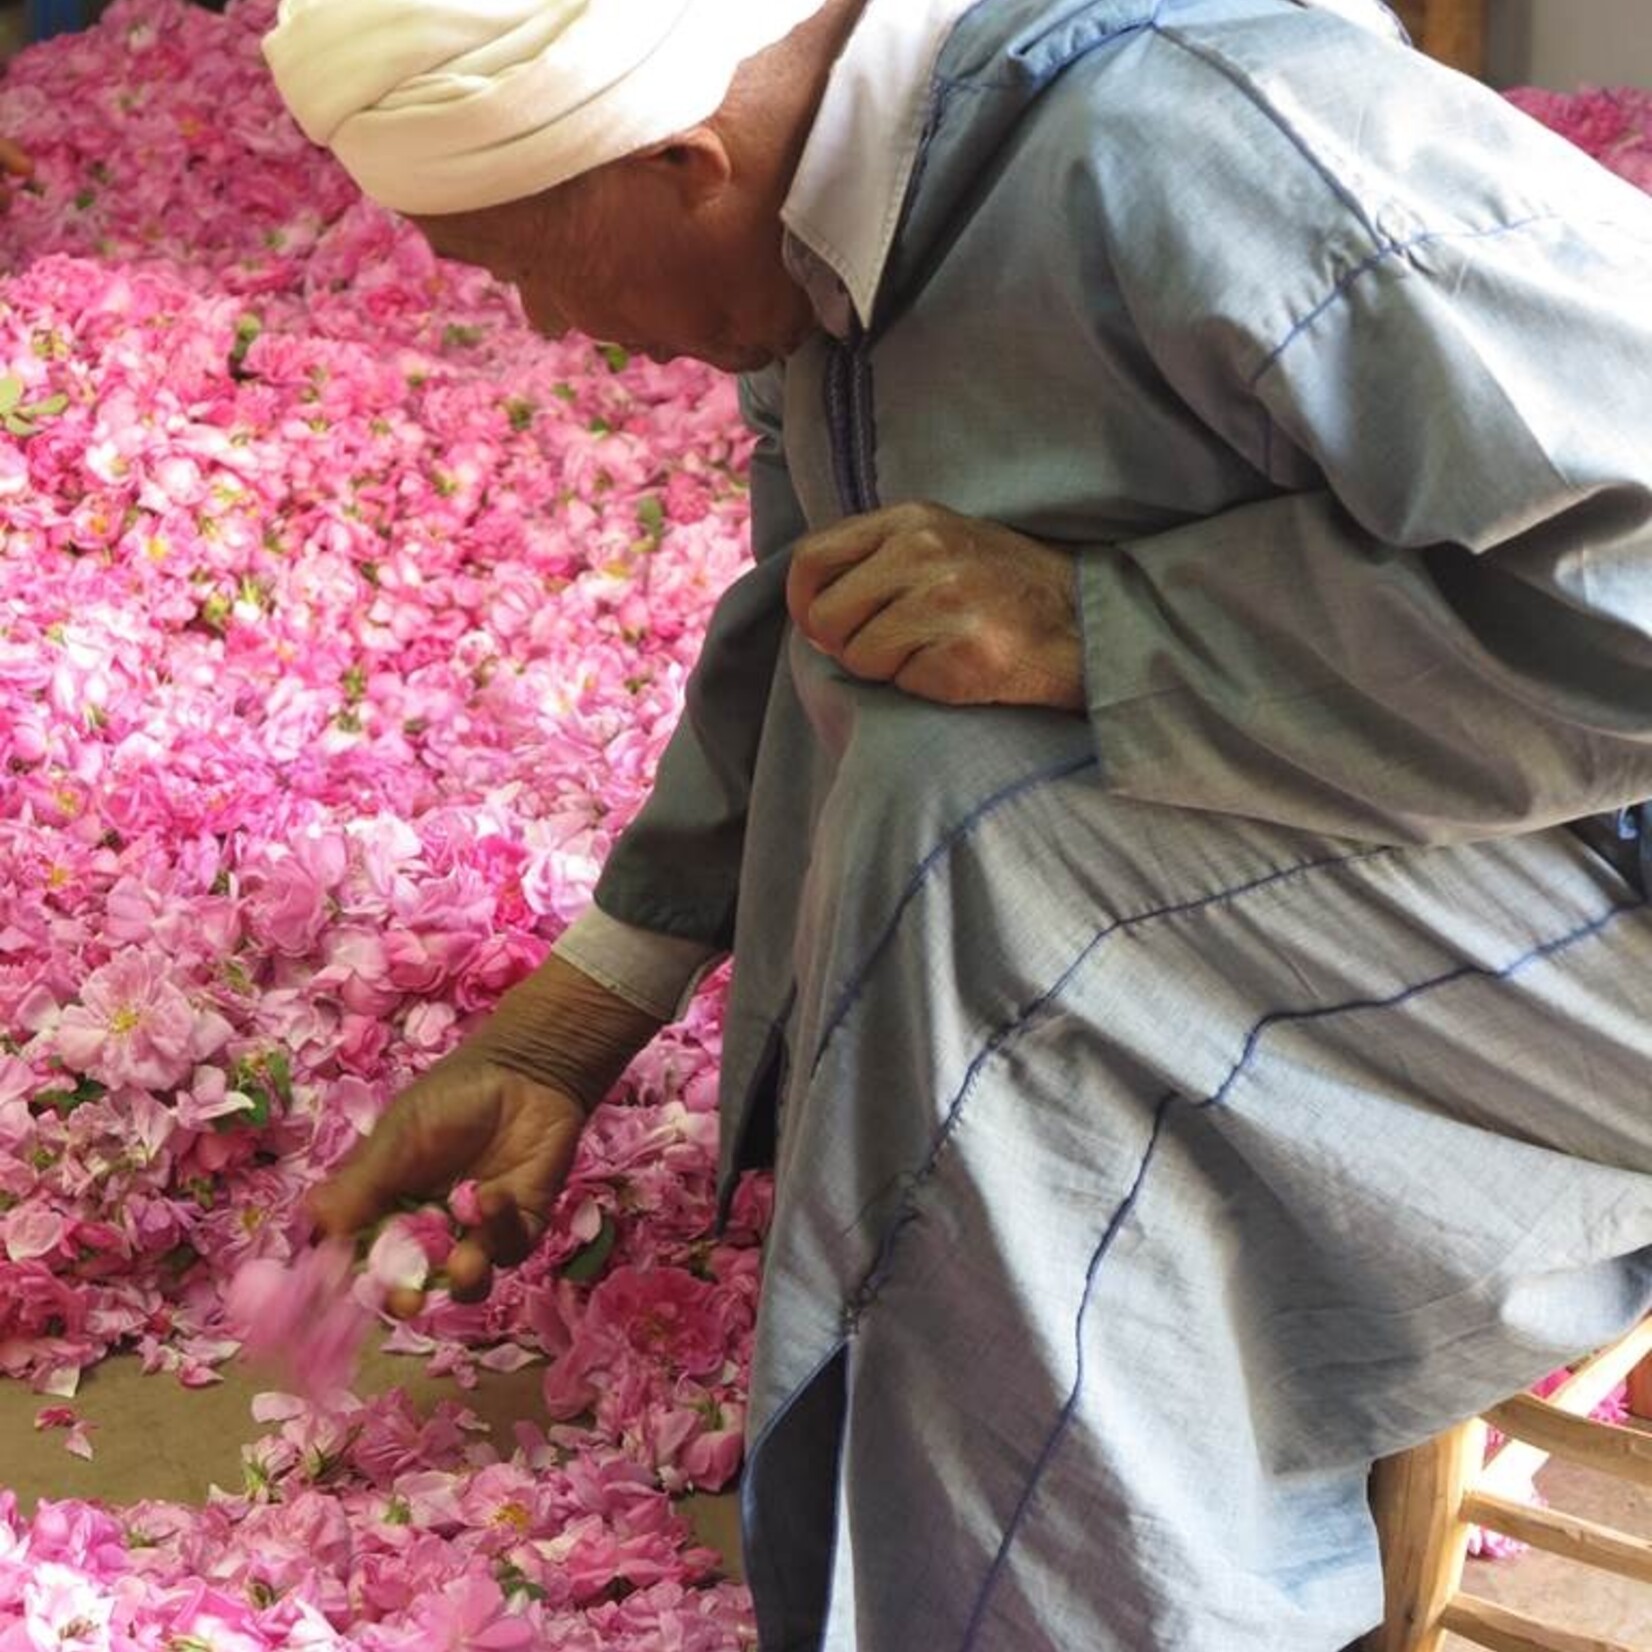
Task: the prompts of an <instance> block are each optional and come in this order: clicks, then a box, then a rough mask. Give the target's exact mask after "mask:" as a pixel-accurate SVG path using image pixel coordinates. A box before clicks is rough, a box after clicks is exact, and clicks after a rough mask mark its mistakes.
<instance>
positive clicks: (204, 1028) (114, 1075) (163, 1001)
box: [54, 948, 232, 1090]
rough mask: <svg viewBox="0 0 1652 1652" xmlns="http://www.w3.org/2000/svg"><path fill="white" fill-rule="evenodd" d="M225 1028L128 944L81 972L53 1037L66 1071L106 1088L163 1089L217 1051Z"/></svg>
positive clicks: (159, 962) (158, 963) (150, 958)
mask: <svg viewBox="0 0 1652 1652" xmlns="http://www.w3.org/2000/svg"><path fill="white" fill-rule="evenodd" d="M231 1031H232V1028H231V1027H230V1024H229V1023H228V1022H227V1021H226V1020H225V1019H224V1018H223V1017H222V1016H221V1015H219V1014H218V1013H217V1012H216V1011H214V1010H211V1009H206V1008H197V1006H196V1005H194V1004H192V1003H191V1002H190V999H189V997H188V996H187V994H186V993H185V992H184V991H183V990H182V989H181V987H180V986H179V985H178V984H177V982H176V981H175V980H174V979H173V978H172V975H171V973H170V971H169V969H168V967H167V965H166V964H165V963H164V962H163V961H162V960H160V959H157V958H155V957H153V956H152V955H151V954H149V953H146V952H143V951H140V950H138V949H136V948H130V949H127V950H124V951H122V952H121V953H119V954H118V955H117V956H116V957H114V958H113V959H111V960H110V961H109V962H108V963H107V964H105V965H104V966H103V967H102V968H101V969H97V970H94V971H93V972H92V973H91V974H90V975H89V976H87V978H86V980H85V981H84V982H83V983H82V984H81V989H80V1002H79V1003H78V1004H71V1005H70V1006H69V1007H68V1008H67V1009H65V1010H64V1011H63V1014H62V1016H61V1017H60V1018H59V1020H58V1023H57V1027H56V1029H55V1032H54V1042H55V1043H56V1046H57V1052H58V1054H59V1056H60V1057H61V1058H62V1060H63V1063H64V1065H65V1066H66V1067H68V1068H69V1069H70V1070H71V1071H73V1072H77V1073H86V1074H88V1075H90V1076H91V1077H92V1078H95V1079H97V1080H99V1081H100V1082H101V1083H104V1084H108V1085H111V1086H114V1085H121V1084H135V1085H137V1086H139V1087H140V1088H142V1089H148V1090H167V1089H172V1088H174V1087H175V1086H177V1085H179V1084H181V1083H182V1082H183V1081H184V1079H185V1078H186V1077H187V1076H188V1074H189V1072H190V1070H191V1068H193V1067H194V1065H195V1063H196V1062H198V1061H201V1060H204V1059H205V1058H206V1057H207V1056H209V1055H212V1054H214V1053H215V1052H216V1051H217V1050H219V1049H221V1048H222V1047H223V1045H224V1043H225V1041H226V1040H227V1039H228V1038H229V1036H230V1033H231Z"/></svg>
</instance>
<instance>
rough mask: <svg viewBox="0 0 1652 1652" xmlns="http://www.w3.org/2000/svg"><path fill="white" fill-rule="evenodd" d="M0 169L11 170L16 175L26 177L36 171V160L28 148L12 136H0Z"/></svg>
mask: <svg viewBox="0 0 1652 1652" xmlns="http://www.w3.org/2000/svg"><path fill="white" fill-rule="evenodd" d="M0 170H4V171H6V172H10V173H11V174H12V175H13V176H14V177H18V178H26V177H28V176H29V175H30V174H31V173H32V172H33V171H34V162H33V160H32V159H30V157H29V154H28V151H27V150H25V149H22V148H20V147H19V146H18V145H17V144H15V143H13V142H12V141H11V139H10V138H0Z"/></svg>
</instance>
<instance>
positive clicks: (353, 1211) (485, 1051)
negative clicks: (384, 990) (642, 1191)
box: [308, 956, 659, 1315]
mask: <svg viewBox="0 0 1652 1652" xmlns="http://www.w3.org/2000/svg"><path fill="white" fill-rule="evenodd" d="M658 1029H659V1022H657V1021H656V1020H654V1019H653V1017H651V1016H649V1015H647V1014H645V1013H644V1012H643V1011H642V1010H639V1009H636V1008H634V1007H633V1006H632V1005H630V1004H628V1003H626V1002H625V1001H624V1000H623V999H621V998H617V997H616V996H615V995H614V994H612V993H610V992H608V991H607V990H606V989H605V988H603V987H601V986H599V985H598V984H597V983H596V982H595V981H593V980H591V978H590V977H589V976H587V975H584V974H583V973H582V972H581V971H579V970H577V969H575V968H573V966H572V965H570V964H565V963H563V962H562V960H561V959H559V958H557V957H555V956H552V957H550V958H547V959H546V960H545V962H544V963H543V964H542V965H541V966H540V967H539V969H538V970H536V971H535V972H534V974H533V975H531V976H530V977H529V978H528V979H527V980H525V981H523V982H521V983H519V984H518V985H517V986H515V987H513V988H512V989H511V990H510V991H509V992H508V993H506V994H505V996H504V998H503V999H501V1000H500V1004H499V1008H498V1009H497V1010H495V1012H494V1013H493V1015H492V1016H491V1017H490V1018H489V1019H488V1020H487V1021H486V1022H485V1023H484V1024H483V1025H482V1027H481V1028H480V1029H479V1030H478V1031H477V1032H476V1033H475V1034H473V1035H472V1037H471V1038H470V1039H468V1040H467V1041H466V1042H465V1043H464V1044H462V1045H460V1046H459V1048H458V1049H456V1050H453V1051H452V1052H450V1053H449V1054H448V1055H446V1056H444V1057H443V1058H442V1059H441V1060H440V1061H438V1062H437V1063H436V1064H435V1066H433V1067H432V1068H431V1069H430V1070H429V1072H427V1073H424V1074H422V1075H421V1076H420V1077H419V1078H418V1079H417V1080H415V1081H414V1082H413V1083H412V1084H410V1085H409V1086H408V1087H407V1089H406V1090H404V1091H403V1092H402V1093H401V1094H400V1095H399V1096H397V1097H396V1099H395V1101H394V1102H392V1103H391V1105H390V1109H389V1111H388V1112H386V1113H385V1115H384V1117H383V1118H382V1119H380V1120H379V1122H378V1124H377V1125H375V1126H374V1128H373V1132H372V1134H371V1135H370V1136H369V1137H368V1138H367V1139H366V1140H365V1141H363V1142H361V1143H360V1144H359V1145H358V1146H357V1147H356V1148H355V1149H354V1151H353V1152H351V1153H350V1155H349V1156H348V1157H347V1158H346V1159H345V1161H344V1163H343V1164H342V1165H341V1166H340V1167H339V1168H338V1169H337V1170H336V1171H334V1173H333V1174H332V1175H331V1176H330V1177H329V1178H328V1179H327V1180H326V1181H325V1182H323V1183H322V1185H321V1186H320V1187H318V1188H316V1189H315V1190H314V1192H312V1193H311V1194H310V1197H309V1200H308V1205H309V1210H310V1214H311V1215H312V1216H313V1217H314V1218H315V1221H316V1224H317V1226H318V1227H320V1228H321V1229H322V1231H323V1232H324V1233H327V1234H329V1235H330V1236H332V1237H335V1238H341V1239H350V1238H353V1237H354V1236H355V1235H356V1234H357V1233H359V1232H360V1231H362V1230H363V1229H364V1228H368V1227H371V1226H372V1225H373V1224H374V1223H375V1222H378V1221H379V1220H381V1219H382V1218H383V1217H385V1216H388V1215H390V1214H391V1213H392V1212H393V1211H395V1210H396V1209H397V1208H398V1207H399V1206H400V1205H401V1203H402V1201H403V1200H404V1199H429V1198H438V1197H441V1196H443V1195H445V1194H446V1193H447V1192H448V1191H449V1190H450V1189H451V1188H452V1187H453V1186H454V1185H455V1184H456V1183H458V1182H461V1181H465V1180H468V1179H471V1178H474V1179H475V1182H476V1196H477V1205H478V1208H479V1210H480V1213H481V1221H480V1222H479V1223H477V1224H476V1225H475V1226H474V1227H472V1228H470V1229H469V1230H468V1231H467V1232H466V1233H465V1234H464V1235H463V1236H462V1237H461V1238H460V1240H459V1242H458V1244H457V1245H455V1247H454V1249H453V1252H452V1254H451V1255H450V1256H449V1258H448V1262H447V1275H448V1283H449V1285H450V1286H451V1288H452V1291H453V1295H454V1296H455V1297H456V1298H458V1299H459V1300H460V1301H464V1302H470V1301H477V1300H480V1299H481V1298H482V1297H484V1296H486V1295H487V1293H488V1290H489V1288H490V1286H491V1285H492V1282H493V1269H494V1267H495V1266H496V1265H497V1266H500V1267H511V1266H514V1265H515V1264H516V1263H518V1262H521V1261H523V1260H524V1259H525V1258H526V1257H527V1256H528V1255H529V1254H530V1253H531V1252H532V1250H533V1248H534V1246H535V1245H536V1244H537V1243H538V1242H539V1239H540V1236H541V1235H542V1234H543V1233H544V1231H545V1224H546V1221H547V1220H548V1218H549V1216H550V1213H551V1207H552V1206H553V1205H554V1204H555V1203H556V1198H557V1195H558V1193H560V1192H561V1190H562V1184H563V1182H564V1181H566V1180H567V1176H568V1171H569V1168H570V1167H571V1166H572V1164H573V1161H574V1152H575V1150H576V1149H577V1147H578V1146H579V1134H580V1131H581V1129H582V1128H583V1127H584V1124H585V1117H586V1114H587V1113H588V1112H589V1111H590V1109H591V1108H593V1107H594V1106H596V1104H597V1103H598V1102H599V1101H601V1099H602V1098H603V1096H604V1095H605V1094H606V1093H607V1091H608V1089H609V1088H610V1086H611V1085H612V1084H613V1082H614V1080H615V1079H617V1078H618V1077H619V1075H620V1073H621V1072H622V1071H623V1070H624V1069H625V1066H626V1064H627V1063H628V1062H629V1061H630V1059H631V1057H632V1056H633V1055H635V1054H636V1053H637V1051H638V1050H640V1049H641V1048H642V1046H643V1045H644V1044H646V1043H647V1042H648V1040H649V1039H650V1038H652V1037H653V1035H654V1033H655V1032H656V1031H658ZM421 1306H422V1297H420V1296H419V1295H418V1294H417V1293H408V1294H407V1295H406V1296H404V1297H403V1298H402V1299H400V1300H392V1301H391V1303H390V1307H391V1310H392V1311H393V1312H397V1313H401V1314H404V1315H406V1314H411V1313H416V1312H417V1311H418V1310H419V1308H420V1307H421Z"/></svg>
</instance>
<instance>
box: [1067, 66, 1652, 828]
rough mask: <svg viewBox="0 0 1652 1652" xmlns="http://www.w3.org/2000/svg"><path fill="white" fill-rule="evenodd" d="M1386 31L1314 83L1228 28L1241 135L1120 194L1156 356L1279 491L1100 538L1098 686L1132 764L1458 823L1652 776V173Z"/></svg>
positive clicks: (1086, 603) (1230, 94)
mask: <svg viewBox="0 0 1652 1652" xmlns="http://www.w3.org/2000/svg"><path fill="white" fill-rule="evenodd" d="M1207 55H1208V54H1207ZM1382 62H1383V64H1384V68H1383V73H1384V74H1385V75H1388V76H1389V77H1390V83H1389V84H1386V85H1383V86H1381V87H1375V88H1373V89H1372V90H1371V92H1370V94H1369V95H1368V96H1366V97H1364V98H1361V97H1360V96H1359V95H1358V94H1357V93H1351V92H1350V91H1349V88H1348V85H1347V83H1344V86H1343V88H1342V96H1343V100H1344V102H1345V103H1348V104H1351V105H1352V106H1353V107H1351V108H1348V109H1345V110H1335V109H1334V108H1333V103H1334V95H1333V94H1334V89H1330V90H1327V92H1326V93H1325V95H1324V97H1323V100H1322V103H1321V104H1320V105H1319V106H1318V107H1316V106H1314V104H1313V91H1312V86H1311V81H1310V82H1309V83H1308V90H1307V91H1301V90H1300V89H1299V90H1298V92H1297V93H1295V94H1294V95H1295V96H1296V98H1297V103H1296V104H1295V105H1294V106H1293V107H1292V108H1291V109H1290V110H1289V111H1288V114H1289V119H1286V118H1285V116H1284V115H1282V114H1281V113H1280V111H1279V109H1278V108H1277V107H1275V106H1273V105H1271V104H1270V103H1269V101H1268V99H1267V97H1266V96H1265V95H1264V94H1263V92H1261V91H1259V90H1258V86H1257V84H1256V83H1255V82H1254V80H1247V79H1245V78H1244V77H1243V76H1240V75H1237V74H1236V73H1235V72H1234V71H1233V70H1232V69H1231V67H1230V66H1226V65H1220V64H1219V65H1217V67H1216V68H1214V69H1213V68H1212V67H1211V64H1210V63H1209V62H1208V61H1201V62H1200V63H1199V64H1198V65H1197V66H1196V69H1195V70H1193V71H1190V73H1196V74H1197V75H1198V76H1200V77H1201V79H1202V83H1203V91H1204V96H1205V98H1206V100H1207V103H1206V109H1205V117H1206V119H1207V121H1209V120H1215V119H1216V118H1217V115H1216V114H1213V113H1212V108H1211V106H1212V105H1216V106H1218V113H1219V106H1220V105H1221V103H1222V102H1223V101H1224V100H1225V101H1226V103H1227V105H1228V108H1229V114H1230V118H1231V122H1232V131H1231V133H1230V137H1229V140H1228V141H1229V142H1230V144H1231V145H1232V148H1231V149H1230V150H1229V151H1228V152H1227V153H1226V154H1225V155H1224V156H1222V157H1221V158H1219V159H1217V160H1213V161H1210V162H1209V163H1207V164H1205V165H1203V166H1201V167H1194V166H1185V167H1183V168H1182V169H1181V172H1180V173H1179V175H1178V177H1177V179H1176V180H1175V187H1174V188H1172V186H1171V181H1170V180H1169V179H1168V178H1167V177H1165V176H1164V175H1163V171H1162V169H1161V168H1159V167H1158V166H1157V165H1156V164H1155V163H1153V162H1152V161H1149V163H1148V164H1147V165H1146V166H1145V168H1144V169H1143V170H1144V172H1145V174H1146V175H1145V176H1143V177H1139V178H1138V179H1137V181H1136V184H1135V186H1134V194H1133V196H1131V197H1130V198H1128V199H1126V200H1123V201H1122V202H1121V200H1120V199H1119V198H1118V192H1117V191H1115V192H1114V197H1113V199H1111V200H1110V201H1109V202H1108V203H1107V207H1106V211H1107V213H1108V214H1109V215H1110V216H1109V221H1108V222H1106V223H1104V224H1102V225H1100V226H1098V229H1097V233H1098V234H1099V235H1101V236H1102V237H1103V238H1104V239H1105V240H1106V242H1107V243H1108V244H1109V245H1110V246H1111V247H1112V248H1114V249H1122V250H1117V251H1115V254H1114V256H1115V261H1116V270H1115V275H1114V279H1116V281H1117V282H1118V289H1119V292H1120V294H1121V295H1122V301H1123V302H1124V304H1125V305H1126V306H1127V307H1128V309H1129V311H1130V314H1131V318H1132V322H1133V323H1134V325H1135V326H1136V328H1137V329H1138V331H1139V333H1140V335H1141V338H1142V340H1143V343H1144V344H1145V345H1146V347H1147V349H1148V350H1149V352H1150V353H1151V354H1152V356H1153V358H1154V361H1155V363H1156V365H1157V366H1158V368H1159V370H1160V371H1161V372H1162V373H1163V374H1164V376H1165V377H1166V379H1168V380H1169V381H1170V383H1171V384H1172V385H1173V386H1174V387H1175V389H1176V390H1177V392H1178V394H1179V395H1180V396H1181V397H1182V398H1183V399H1184V400H1185V401H1186V403H1187V404H1188V405H1189V406H1190V407H1191V408H1192V409H1193V411H1194V412H1195V413H1196V414H1197V415H1198V416H1199V417H1200V418H1201V419H1202V420H1203V421H1204V422H1205V423H1207V424H1208V425H1211V426H1213V427H1215V429H1216V430H1217V431H1218V432H1220V433H1221V434H1222V435H1223V436H1224V437H1225V438H1226V439H1227V440H1228V441H1230V442H1231V444H1232V445H1233V446H1234V447H1236V448H1238V449H1239V450H1240V451H1242V452H1244V453H1245V455H1246V456H1247V457H1248V458H1249V459H1250V460H1251V462H1252V463H1253V464H1254V465H1255V466H1256V467H1257V468H1258V469H1260V470H1261V471H1263V472H1264V473H1265V474H1266V475H1267V476H1268V477H1269V479H1270V480H1271V481H1272V482H1274V483H1275V484H1276V485H1277V486H1278V487H1279V488H1280V492H1279V493H1278V495H1277V496H1276V497H1273V498H1268V499H1263V500H1261V501H1259V502H1255V503H1250V504H1246V505H1244V506H1241V507H1239V508H1236V509H1233V510H1231V511H1228V512H1226V513H1223V514H1220V515H1217V516H1215V517H1213V518H1209V519H1207V520H1203V521H1198V522H1193V523H1189V524H1184V525H1181V526H1177V527H1174V528H1171V529H1169V530H1168V531H1164V532H1157V533H1154V534H1151V535H1149V536H1147V537H1143V538H1141V539H1137V540H1132V541H1128V542H1124V543H1115V544H1112V545H1108V546H1099V547H1090V548H1086V549H1084V550H1082V551H1081V553H1080V573H1079V583H1080V592H1081V612H1082V619H1083V625H1084V633H1085V649H1086V674H1087V693H1088V699H1089V710H1090V717H1091V720H1092V725H1093V728H1094V732H1095V739H1096V743H1097V747H1098V749H1099V753H1100V756H1101V759H1102V762H1103V765H1104V772H1105V773H1106V775H1107V778H1108V783H1109V784H1110V786H1111V787H1113V788H1114V789H1116V790H1117V791H1119V792H1121V793H1124V794H1127V795H1130V796H1133V797H1138V798H1142V799H1148V800H1154V801H1159V802H1165V803H1171V804H1176V805H1181V806H1184V807H1192V808H1202V809H1213V810H1225V811H1232V812H1237V813H1243V814H1247V815H1251V816H1259V817H1262V818H1267V819H1273V820H1278V821H1281V822H1284V823H1288V824H1292V825H1297V826H1303V827H1308V828H1311V829H1316V830H1321V831H1327V832H1332V833H1338V834H1343V835H1349V836H1353V837H1357V838H1363V839H1367V840H1374V841H1381V842H1400V843H1416V842H1443V841H1451V840H1455V839H1464V838H1468V837H1473V836H1477V835H1478V836H1484V835H1494V834H1498V833H1505V832H1515V831H1522V830H1530V829H1535V828H1538V827H1542V826H1545V825H1548V824H1553V823H1556V822H1560V821H1567V820H1571V819H1574V818H1576V817H1579V816H1583V815H1586V814H1590V813H1593V812H1597V811H1603V810H1605V809H1608V808H1615V807H1618V806H1621V805H1623V804H1626V803H1629V802H1632V801H1638V800H1641V799H1644V798H1647V797H1648V796H1652V300H1649V295H1652V200H1648V199H1647V198H1646V197H1645V196H1643V195H1641V194H1640V193H1639V192H1637V191H1634V190H1632V189H1631V188H1630V187H1629V186H1628V185H1626V184H1623V183H1621V182H1619V181H1618V180H1616V179H1613V178H1611V177H1610V176H1609V175H1608V174H1607V173H1606V172H1605V171H1604V170H1603V169H1601V168H1599V167H1597V166H1596V165H1595V164H1594V163H1593V162H1591V161H1589V160H1588V159H1587V158H1586V157H1584V156H1583V155H1582V154H1581V153H1580V152H1577V151H1574V150H1571V149H1570V148H1569V146H1566V145H1563V144H1562V143H1561V142H1560V140H1558V139H1555V138H1553V137H1552V136H1551V135H1549V134H1547V133H1545V132H1542V131H1541V130H1540V129H1539V128H1537V127H1536V126H1535V125H1534V124H1533V123H1531V122H1529V121H1528V120H1527V119H1526V118H1525V117H1524V116H1522V115H1520V114H1518V113H1516V112H1515V111H1513V110H1512V109H1509V108H1508V107H1507V106H1506V105H1505V104H1504V103H1503V100H1501V99H1499V98H1496V97H1494V96H1493V95H1492V94H1490V93H1488V92H1486V91H1484V89H1482V88H1477V87H1472V86H1471V85H1470V84H1469V83H1468V82H1466V81H1461V82H1460V81H1459V77H1455V76H1452V77H1447V76H1444V75H1443V74H1441V73H1440V72H1439V71H1435V70H1432V69H1424V70H1418V71H1415V72H1416V73H1418V74H1422V75H1425V76H1426V77H1427V78H1426V81H1425V82H1424V84H1423V87H1422V90H1423V91H1424V92H1425V93H1426V94H1427V96H1428V98H1429V99H1430V101H1429V103H1428V104H1427V105H1426V106H1423V105H1421V104H1420V102H1419V98H1418V94H1417V92H1416V91H1415V90H1412V91H1411V92H1410V93H1409V99H1410V101H1409V104H1408V103H1407V94H1406V90H1405V81H1404V78H1403V77H1404V75H1405V74H1406V73H1408V72H1409V71H1395V70H1393V69H1390V68H1388V67H1387V66H1386V65H1387V64H1388V62H1389V59H1383V60H1382ZM1396 74H1398V75H1399V76H1400V78H1399V79H1397V80H1396V79H1394V78H1393V77H1394V76H1395V75H1396ZM1430 134H1433V135H1434V136H1433V139H1432V143H1433V147H1432V149H1431V138H1430ZM1350 157H1353V158H1352V159H1351V158H1350ZM1165 201H1173V202H1174V205H1173V206H1172V207H1171V208H1170V209H1169V210H1168V211H1167V210H1166V209H1165V207H1164V205H1163V203H1164V202H1165ZM1155 203H1157V204H1155Z"/></svg>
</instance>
